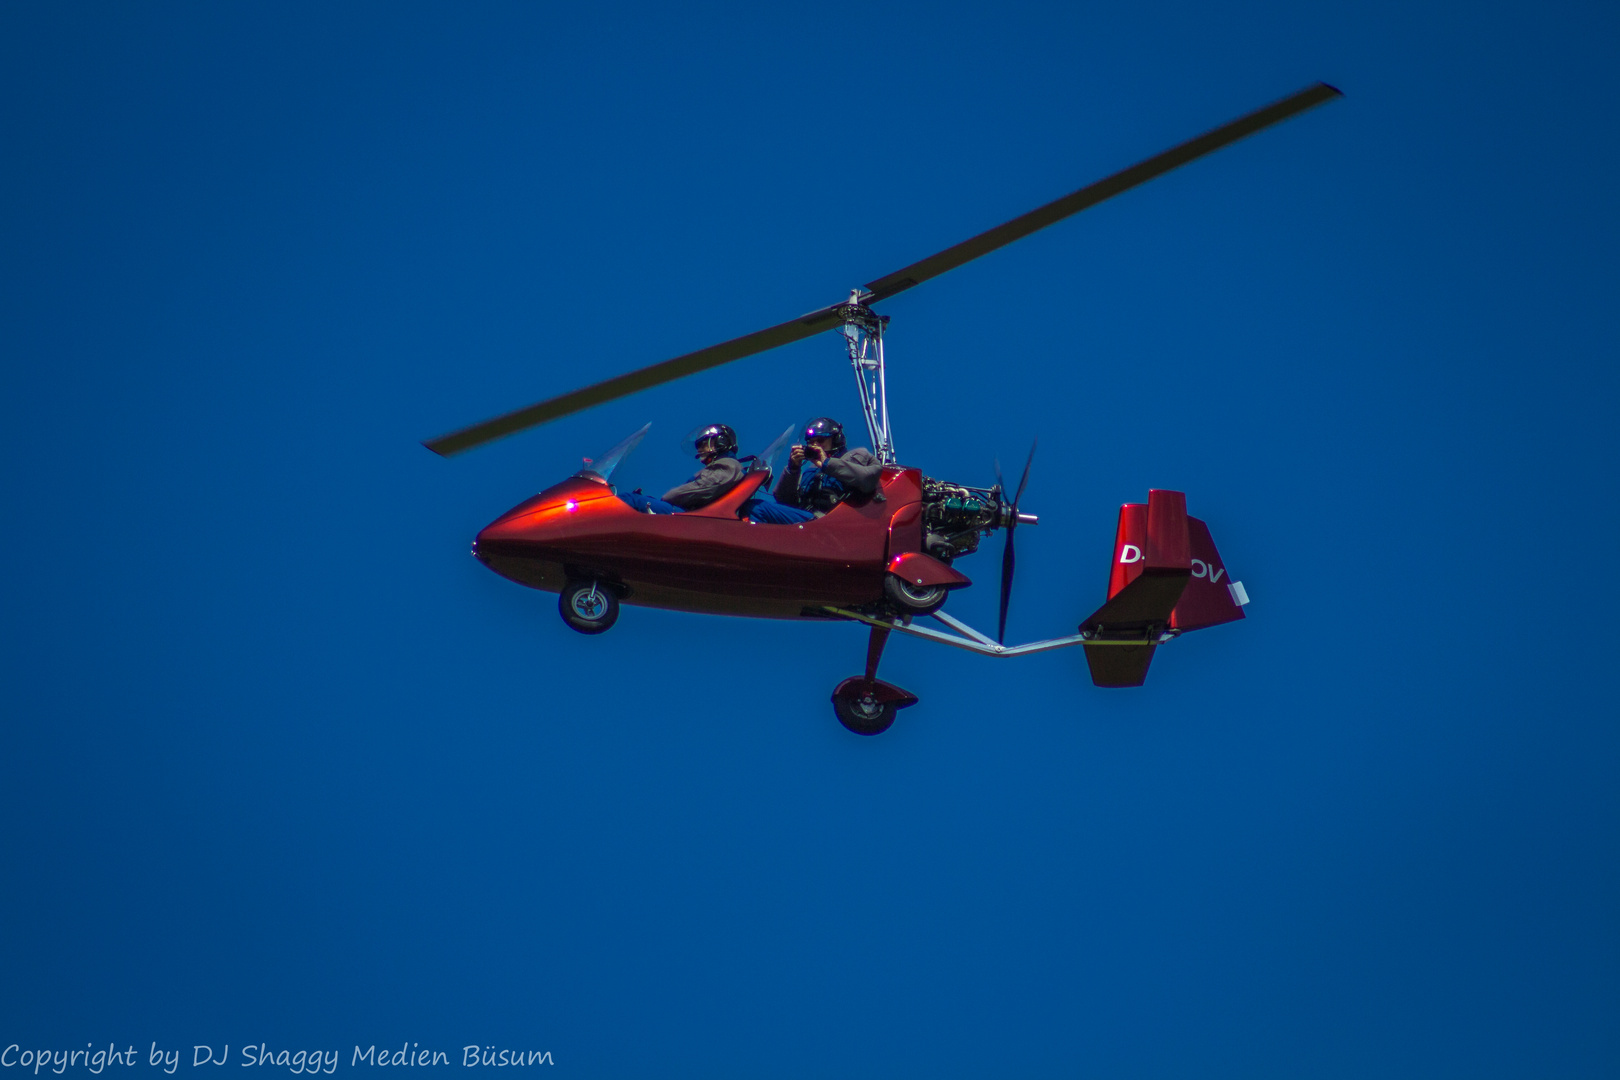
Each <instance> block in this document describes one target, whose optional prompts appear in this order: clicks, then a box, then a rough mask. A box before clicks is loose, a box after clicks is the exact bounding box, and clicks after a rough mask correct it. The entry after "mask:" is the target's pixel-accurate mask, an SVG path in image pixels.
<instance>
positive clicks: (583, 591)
mask: <svg viewBox="0 0 1620 1080" xmlns="http://www.w3.org/2000/svg"><path fill="white" fill-rule="evenodd" d="M557 610H559V611H561V612H562V617H563V622H565V623H567V624H568V625H569V626H571V627H573V628H574V629H575V630H578V631H579V632H580V633H582V634H600V633H601V632H602V631H604V630H606V629H607V628H608V627H610V626H612V625H613V623H614V622H615V621H616V620H617V619H618V617H619V598H618V596H616V595H615V594H614V592H613V590H612V589H610V588H608V586H606V585H604V584H603V583H602V582H600V581H575V582H571V583H569V585H568V587H567V588H565V589H564V590H563V591H562V595H561V596H559V597H558V598H557Z"/></svg>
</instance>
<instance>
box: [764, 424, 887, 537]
mask: <svg viewBox="0 0 1620 1080" xmlns="http://www.w3.org/2000/svg"><path fill="white" fill-rule="evenodd" d="M882 476H883V466H882V464H881V463H879V461H878V459H877V458H875V457H873V456H872V452H871V451H870V450H866V449H864V448H862V447H855V448H854V449H847V448H846V446H845V443H844V426H843V425H842V424H840V423H839V422H838V421H836V420H833V419H830V418H828V417H825V416H823V417H818V418H817V419H815V420H812V421H810V423H809V424H807V425H806V426H805V429H804V445H803V446H795V447H794V448H793V449H792V450H791V451H790V452H789V453H788V464H787V468H786V469H785V470H783V472H782V479H781V480H779V481H777V484H776V501H775V502H774V503H773V502H767V501H766V500H764V499H752V500H750V501H748V502H746V503H744V504H743V507H744V509H745V511H746V512H747V514H748V516H749V518H751V519H752V520H754V521H762V522H766V523H769V524H772V525H792V524H795V523H797V522H804V521H810V520H812V519H814V518H818V517H821V516H822V515H823V514H825V513H827V512H828V511H829V510H831V509H832V508H833V507H835V506H837V505H838V504H839V503H841V502H843V501H844V500H845V499H847V498H850V497H851V496H860V497H866V498H869V497H871V496H872V495H874V494H876V493H877V489H878V481H879V480H880V479H881V478H882Z"/></svg>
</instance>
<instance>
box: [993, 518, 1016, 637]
mask: <svg viewBox="0 0 1620 1080" xmlns="http://www.w3.org/2000/svg"><path fill="white" fill-rule="evenodd" d="M1016 525H1017V521H1016V520H1015V521H1014V522H1013V523H1012V524H1011V525H1008V526H1007V546H1006V547H1004V548H1002V549H1001V618H1000V619H999V620H998V621H997V623H996V644H997V645H1001V644H1003V643H1005V642H1006V640H1007V601H1008V600H1009V599H1010V598H1011V597H1012V579H1013V533H1014V532H1016V531H1017V530H1016V528H1015V526H1016Z"/></svg>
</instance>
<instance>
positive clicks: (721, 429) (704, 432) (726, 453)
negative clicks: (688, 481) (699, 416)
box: [686, 424, 737, 457]
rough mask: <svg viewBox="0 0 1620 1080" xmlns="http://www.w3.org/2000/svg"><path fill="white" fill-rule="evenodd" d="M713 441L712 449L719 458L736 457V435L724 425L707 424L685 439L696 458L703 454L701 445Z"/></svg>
mask: <svg viewBox="0 0 1620 1080" xmlns="http://www.w3.org/2000/svg"><path fill="white" fill-rule="evenodd" d="M710 439H713V440H715V446H714V449H715V451H716V452H717V453H718V455H719V456H720V457H736V456H737V433H736V432H735V431H732V430H731V428H730V427H728V426H727V425H725V424H709V425H708V426H706V427H700V428H698V429H697V430H696V431H694V432H692V434H690V435H688V436H687V437H686V442H687V445H689V446H690V447H691V448H692V452H693V453H694V454H696V455H697V456H698V457H702V456H703V454H704V450H703V444H704V443H705V442H707V441H708V440H710Z"/></svg>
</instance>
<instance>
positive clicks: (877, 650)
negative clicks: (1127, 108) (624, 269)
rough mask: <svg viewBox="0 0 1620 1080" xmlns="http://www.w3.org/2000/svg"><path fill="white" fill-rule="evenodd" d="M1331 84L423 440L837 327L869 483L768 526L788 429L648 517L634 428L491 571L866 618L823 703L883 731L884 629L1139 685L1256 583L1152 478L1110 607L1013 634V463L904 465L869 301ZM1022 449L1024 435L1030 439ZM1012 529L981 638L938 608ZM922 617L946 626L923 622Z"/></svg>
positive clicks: (578, 607)
mask: <svg viewBox="0 0 1620 1080" xmlns="http://www.w3.org/2000/svg"><path fill="white" fill-rule="evenodd" d="M1339 96H1340V94H1339V91H1338V90H1336V89H1334V88H1333V87H1331V86H1328V85H1327V84H1325V83H1317V84H1315V85H1313V86H1310V87H1307V88H1306V89H1304V90H1301V91H1299V92H1298V93H1296V94H1293V95H1291V96H1289V97H1287V98H1284V99H1283V100H1281V101H1278V102H1276V103H1274V104H1272V105H1268V106H1266V107H1265V108H1262V109H1258V110H1256V111H1254V112H1252V113H1249V114H1248V115H1246V116H1243V117H1240V118H1238V119H1236V120H1233V121H1231V122H1230V123H1227V124H1223V125H1222V126H1220V127H1218V128H1215V129H1214V130H1212V131H1209V132H1206V133H1205V134H1203V135H1200V136H1198V137H1197V138H1195V139H1191V140H1189V141H1187V142H1184V143H1182V144H1181V145H1179V146H1176V147H1174V148H1172V149H1170V150H1166V151H1165V152H1163V153H1161V154H1158V155H1156V156H1154V157H1151V158H1148V159H1147V160H1146V161H1143V162H1140V163H1139V164H1137V165H1133V166H1132V167H1130V168H1128V169H1125V170H1123V171H1121V172H1118V173H1115V174H1113V175H1112V176H1109V177H1106V178H1104V179H1102V180H1099V181H1097V182H1096V183H1093V184H1091V185H1089V186H1087V187H1083V188H1081V189H1080V190H1078V191H1075V192H1072V193H1071V194H1068V195H1065V196H1063V197H1062V198H1060V199H1057V200H1055V201H1053V202H1050V203H1047V204H1046V205H1045V206H1042V207H1039V208H1037V209H1035V210H1032V211H1030V212H1029V213H1027V214H1024V215H1023V216H1021V217H1018V218H1014V219H1013V220H1012V221H1009V222H1007V223H1005V224H1003V225H998V226H997V227H995V228H993V229H990V230H989V231H987V232H983V233H980V234H979V235H978V236H975V237H973V238H971V239H969V240H965V241H963V242H962V243H960V244H957V245H955V246H954V247H950V248H947V249H945V250H944V251H941V252H939V253H938V254H935V255H930V256H929V257H927V258H925V259H922V260H920V261H918V262H915V263H912V264H911V265H910V266H906V267H904V268H902V269H900V270H896V271H895V272H894V273H892V274H888V275H886V276H884V277H880V278H878V279H876V280H874V281H871V282H868V283H867V284H866V285H865V286H864V287H862V288H859V289H855V290H853V291H851V293H850V294H849V297H848V299H846V300H844V301H842V302H839V303H835V304H831V305H829V306H827V307H824V308H819V309H817V310H815V311H812V312H810V313H809V314H807V315H801V316H799V317H798V318H796V319H791V320H789V321H787V322H784V323H780V324H778V325H776V326H772V327H770V328H768V329H765V330H760V331H757V332H755V333H752V334H748V335H745V336H743V337H739V338H734V339H732V340H731V341H727V342H723V343H721V344H719V345H713V346H710V347H709V348H706V349H699V350H698V351H696V352H692V353H687V354H686V355H684V356H678V357H676V358H675V359H673V360H666V361H664V362H663V363H659V364H654V365H652V366H650V367H644V368H641V369H640V370H638V371H632V372H630V373H628V374H625V375H619V376H617V377H615V378H611V379H608V380H606V381H604V382H600V383H597V384H595V385H594V386H588V387H585V388H584V389H582V390H575V391H573V392H572V393H567V394H563V395H561V396H560V397H554V398H551V399H549V400H547V401H542V402H540V403H539V404H536V405H531V406H529V407H527V408H523V409H519V410H517V411H515V412H511V413H507V414H506V415H504V416H500V417H497V418H495V419H493V420H488V421H485V422H484V423H481V424H475V425H473V426H472V427H468V428H464V429H462V430H460V431H457V432H454V433H452V434H449V435H445V436H442V437H440V438H437V439H432V440H430V441H428V442H426V443H425V444H424V445H426V446H427V447H428V449H430V450H433V451H434V452H436V453H438V454H442V455H444V456H447V457H448V456H450V455H452V454H457V453H460V452H461V451H463V450H468V449H471V448H472V447H475V446H478V445H481V444H483V443H486V442H489V441H491V440H493V439H498V438H501V437H503V436H506V435H511V434H513V433H515V432H518V431H522V430H524V429H526V428H529V427H533V426H535V425H537V424H543V423H545V422H547V421H549V420H555V419H557V418H558V417H561V416H566V415H568V414H570V413H573V412H577V411H579V410H581V409H586V408H589V407H591V406H593V405H599V404H601V403H603V402H606V401H611V400H614V399H615V398H619V397H623V396H625V395H627V394H632V393H635V392H636V391H639V390H645V389H647V388H648V387H652V386H657V385H659V384H661V383H666V382H669V381H671V380H673V379H678V378H681V377H682V376H684V375H691V374H693V373H695V372H699V371H704V370H706V369H708V368H712V367H716V366H718V365H720V364H726V363H730V362H731V361H733V360H738V359H741V358H742V357H745V356H751V355H753V354H755V353H760V352H764V351H765V350H767V349H774V348H776V347H777V346H780V345H786V344H788V343H790V342H794V341H799V340H801V339H803V338H807V337H810V336H812V335H814V334H818V333H821V332H823V331H828V330H834V331H838V332H839V333H840V334H841V335H842V337H843V340H844V347H845V352H846V354H847V356H848V359H849V362H850V364H851V365H852V367H853V368H854V371H855V379H856V384H857V388H858V390H859V395H860V403H861V411H862V413H863V414H864V416H865V420H866V430H867V434H868V436H869V437H870V439H871V447H872V453H873V455H874V456H875V458H876V460H877V462H878V463H880V464H881V467H882V469H881V480H880V482H879V484H878V487H877V490H876V491H875V492H873V493H872V494H871V495H870V496H868V497H859V498H849V499H845V500H844V501H842V502H839V503H838V504H837V505H836V506H834V507H833V508H832V509H831V510H830V511H829V512H826V513H825V514H823V515H821V516H818V517H815V518H814V519H813V520H808V521H804V522H802V523H797V524H760V523H756V522H754V521H751V520H748V519H747V518H746V516H745V515H744V514H743V507H744V505H745V504H746V503H748V502H749V500H751V499H754V498H755V497H756V496H757V495H760V494H762V493H763V492H762V489H763V488H765V485H766V484H768V483H769V481H770V479H771V477H772V472H773V469H772V463H773V461H774V460H775V459H777V458H778V457H779V456H780V451H781V450H783V448H784V447H785V445H786V442H787V438H788V436H789V435H790V434H791V431H790V432H789V433H785V434H784V437H783V438H782V439H779V440H777V443H776V444H774V445H773V446H772V447H771V448H769V449H768V450H766V451H765V452H764V453H761V454H760V455H758V456H757V457H755V458H753V459H752V462H751V463H750V464H749V465H748V466H747V467H746V470H745V471H744V472H743V474H742V475H741V478H740V479H738V480H737V481H735V483H734V485H733V486H732V487H731V488H730V489H729V490H727V491H725V493H724V494H723V495H721V496H720V497H719V498H717V499H715V500H714V501H712V502H710V503H708V504H707V505H705V506H702V507H701V508H699V509H695V510H691V511H689V512H686V513H678V514H648V513H642V512H639V511H638V510H636V509H634V508H633V507H632V506H631V505H629V503H627V502H626V501H625V500H624V499H621V498H620V497H619V495H618V492H617V490H616V489H615V487H614V486H613V483H612V479H613V473H614V470H615V469H616V467H617V466H618V464H619V462H620V461H621V460H622V459H623V458H624V456H625V455H626V454H628V453H629V452H630V451H631V450H632V449H633V448H634V447H635V445H636V443H637V442H639V441H640V439H641V437H642V436H643V435H645V434H646V431H647V429H646V428H645V427H644V428H642V429H641V430H640V431H638V432H636V433H635V434H633V435H631V436H630V437H629V438H627V439H625V440H623V441H622V442H620V443H619V444H618V445H617V446H615V447H613V448H612V449H611V450H609V451H608V452H607V453H606V454H603V455H601V456H599V457H597V458H593V459H588V461H587V464H586V467H585V468H584V469H582V470H581V471H579V472H577V473H575V474H574V475H573V476H570V477H568V478H567V479H565V480H563V481H562V482H560V483H557V484H554V485H552V486H551V487H549V488H546V489H545V490H544V491H542V492H540V493H539V494H538V495H536V496H534V497H533V498H530V499H527V500H525V501H524V502H522V503H519V504H518V505H517V506H515V507H513V508H512V509H511V510H509V511H507V512H506V513H504V514H502V515H501V516H500V517H498V518H496V519H495V521H493V522H492V523H490V524H489V525H488V526H486V527H485V528H484V529H483V530H482V531H481V532H479V533H478V536H477V539H476V540H475V542H474V544H473V552H474V554H475V555H476V556H477V557H478V558H479V560H481V561H482V562H483V563H484V565H486V566H488V567H489V568H490V569H491V570H493V571H495V572H496V573H497V574H500V575H502V576H503V577H506V578H508V579H510V580H512V581H515V582H517V583H518V584H521V585H527V586H529V587H530V588H534V589H541V590H544V591H547V592H554V593H558V594H559V608H560V610H561V612H562V616H563V619H564V620H565V621H566V622H567V623H568V625H570V626H572V627H573V628H574V629H576V630H579V631H581V632H584V633H592V634H594V633H601V632H602V631H604V630H607V629H608V628H609V627H611V626H612V625H613V623H614V621H615V620H616V618H617V617H618V612H619V606H620V605H621V604H629V605H640V606H645V607H660V608H670V609H674V610H678V611H691V612H703V613H708V614H716V615H744V616H754V617H761V618H776V619H813V620H818V621H822V622H828V621H837V622H854V623H862V624H865V625H866V626H868V627H869V628H870V636H869V638H868V644H867V649H866V670H865V672H864V673H863V674H860V675H855V676H852V677H850V678H848V679H845V680H844V681H843V682H841V683H839V684H838V686H837V688H836V689H835V690H834V691H833V695H832V701H833V709H834V712H835V713H836V714H837V716H838V719H839V720H840V721H841V722H842V723H843V725H844V726H845V727H846V728H848V729H849V730H851V731H853V732H855V733H857V734H861V735H876V734H878V733H880V732H882V731H885V730H887V729H888V728H889V726H890V725H891V724H892V723H893V722H894V717H895V713H896V711H897V710H898V709H902V708H905V707H906V706H909V705H913V704H916V702H917V697H916V695H914V694H911V693H909V692H907V691H905V690H902V689H900V688H899V687H897V686H891V685H889V684H888V683H885V682H881V681H880V680H879V679H878V678H877V669H878V662H879V659H880V658H881V657H882V655H883V647H884V644H885V643H886V642H887V641H888V638H889V635H890V634H891V633H900V634H907V635H910V636H913V637H917V638H921V639H922V640H925V641H932V642H937V643H940V644H945V645H951V646H954V647H956V648H959V649H966V650H969V651H971V652H976V653H980V654H983V655H986V656H997V657H1010V656H1027V655H1029V654H1031V653H1037V652H1046V651H1048V650H1052V649H1062V648H1068V647H1071V646H1076V645H1078V646H1081V647H1082V648H1083V649H1084V650H1085V654H1086V660H1087V663H1088V665H1089V667H1090V670H1091V677H1092V681H1093V682H1094V683H1095V684H1096V685H1098V686H1106V687H1125V686H1140V685H1142V683H1143V681H1144V680H1145V679H1146V677H1147V670H1148V665H1149V664H1150V663H1151V661H1152V659H1153V654H1154V651H1155V650H1156V649H1157V647H1158V646H1159V645H1161V644H1163V643H1165V642H1167V641H1170V640H1171V639H1173V638H1175V637H1177V636H1179V635H1180V634H1183V633H1186V632H1187V631H1189V630H1201V629H1204V628H1206V627H1210V626H1216V625H1219V624H1221V623H1226V622H1232V621H1234V620H1236V619H1241V618H1243V606H1244V605H1245V604H1247V603H1248V596H1247V594H1246V593H1245V591H1244V589H1243V586H1242V584H1241V583H1239V582H1237V581H1233V580H1232V579H1231V576H1230V575H1229V574H1228V573H1227V570H1226V566H1225V564H1224V563H1223V562H1222V561H1221V557H1220V554H1219V553H1218V552H1217V551H1216V549H1215V543H1214V540H1213V539H1212V538H1211V536H1210V532H1209V529H1208V528H1207V527H1206V526H1205V524H1204V523H1203V522H1202V521H1200V520H1199V519H1197V518H1194V517H1190V516H1188V514H1187V503H1186V498H1185V496H1184V495H1183V494H1182V493H1181V492H1177V491H1158V490H1155V491H1150V492H1149V493H1148V499H1147V502H1146V503H1139V504H1138V503H1130V504H1126V505H1125V506H1123V507H1121V508H1120V514H1119V525H1118V529H1117V531H1116V534H1115V538H1114V547H1113V552H1112V556H1111V568H1110V572H1109V579H1108V591H1107V596H1106V598H1105V600H1104V603H1103V604H1102V606H1101V607H1099V608H1098V609H1097V610H1096V611H1094V612H1092V613H1091V614H1090V615H1088V616H1086V617H1085V618H1084V619H1082V620H1081V622H1080V625H1079V627H1078V630H1077V632H1076V633H1074V634H1072V635H1069V636H1067V637H1060V638H1052V639H1049V640H1046V641H1036V642H1031V643H1029V644H1025V645H1011V646H1009V645H1005V644H1003V638H1004V637H1005V635H1006V626H1007V603H1008V599H1009V597H1010V595H1011V589H1012V580H1013V568H1014V563H1015V560H1014V554H1013V552H1014V549H1013V537H1014V535H1015V534H1016V530H1017V528H1018V526H1019V525H1033V524H1036V522H1037V519H1036V517H1035V515H1033V514H1030V513H1026V512H1025V511H1024V510H1022V509H1021V507H1020V500H1021V499H1022V497H1023V494H1024V486H1025V484H1026V483H1027V481H1028V479H1029V468H1030V466H1029V463H1028V462H1026V464H1025V466H1024V472H1023V476H1022V477H1021V478H1020V480H1019V482H1018V486H1017V487H1016V488H1014V489H1012V490H1011V491H1010V492H1009V490H1008V488H1007V486H1006V484H1005V483H1003V482H1002V480H1001V477H1000V475H999V469H998V470H997V472H998V475H997V478H996V480H997V482H996V484H995V485H994V486H993V487H989V488H980V487H972V486H968V485H964V484H956V483H951V482H948V481H944V480H939V479H936V478H933V477H930V476H927V475H924V473H923V472H922V471H921V470H920V469H917V468H912V467H908V466H905V465H902V464H901V463H900V459H899V457H898V455H897V453H896V451H895V446H894V440H893V438H892V437H891V435H890V429H889V406H888V396H887V387H886V385H885V382H884V369H883V363H884V357H883V334H884V329H885V327H886V325H887V324H888V322H889V319H888V316H886V315H880V314H878V313H877V312H876V311H874V310H873V305H874V304H877V303H879V302H881V301H883V300H886V299H888V298H889V297H891V296H894V295H895V294H896V293H899V292H902V291H904V290H906V289H909V288H911V287H912V286H914V285H917V284H920V283H921V282H924V281H927V280H928V279H929V278H932V277H937V276H938V275H940V274H943V273H944V272H945V271H947V270H951V269H954V268H956V267H958V266H961V265H962V264H963V263H966V262H968V261H970V260H972V259H976V258H978V257H979V256H980V255H984V254H987V253H989V252H991V251H994V250H995V249H997V248H999V247H1002V246H1004V245H1006V244H1010V243H1012V242H1013V241H1014V240H1018V239H1020V238H1022V237H1025V236H1028V235H1029V234H1030V233H1033V232H1035V231H1036V230H1037V229H1041V228H1044V227H1046V226H1047V225H1051V224H1052V223H1054V222H1056V221H1059V220H1062V219H1063V218H1066V217H1068V216H1069V215H1071V214H1075V213H1078V212H1079V211H1081V210H1084V209H1086V208H1087V207H1091V206H1095V205H1096V204H1097V203H1100V202H1102V201H1103V200H1105V199H1108V198H1110V197H1112V196H1114V195H1117V194H1119V193H1120V192H1122V191H1126V190H1128V189H1130V188H1132V187H1135V186H1136V185H1138V184H1141V183H1144V182H1146V181H1148V180H1151V179H1153V178H1154V177H1156V176H1159V175H1161V174H1163V173H1166V172H1168V171H1170V170H1171V169H1174V168H1176V167H1177V166H1179V165H1184V164H1186V163H1187V162H1189V161H1192V160H1194V159H1196V158H1198V157H1201V156H1203V155H1205V154H1208V153H1211V152H1212V151H1215V150H1218V149H1220V148H1221V147H1223V146H1226V145H1228V144H1229V143H1233V142H1235V141H1237V140H1238V139H1241V138H1243V137H1244V136H1247V135H1251V134H1254V133H1255V132H1257V131H1260V130H1262V129H1263V128H1266V127H1269V126H1271V125H1272V124H1276V123H1279V122H1280V121H1282V120H1286V119H1288V118H1289V117H1292V116H1295V115H1297V114H1299V113H1301V112H1304V111H1305V110H1307V109H1310V108H1313V107H1315V106H1317V105H1320V104H1323V103H1324V102H1327V101H1330V100H1332V99H1333V98H1336V97H1339ZM1030 453H1031V461H1032V460H1033V457H1034V451H1033V450H1031V452H1030ZM998 530H1000V531H1003V532H1005V533H1006V541H1005V546H1004V548H1003V553H1002V563H1001V605H1000V620H999V626H998V630H997V634H996V636H995V637H994V638H991V637H990V636H989V635H988V634H985V633H982V632H980V631H978V630H975V629H973V628H972V627H970V626H968V625H966V624H965V623H962V622H960V621H958V620H956V619H954V618H952V617H951V616H949V615H947V614H946V613H945V612H944V611H942V610H941V608H942V607H943V606H944V605H945V603H946V601H947V600H948V599H949V597H950V594H951V592H952V591H953V590H955V589H959V588H962V587H964V586H966V585H969V584H971V581H970V580H969V579H968V578H967V577H966V576H964V575H963V574H962V573H961V572H960V571H959V570H958V569H957V568H956V567H955V565H953V564H954V562H955V560H956V559H958V558H960V557H962V556H965V555H969V554H971V553H973V552H974V551H975V550H976V549H977V548H978V546H979V543H980V541H981V540H983V539H984V538H985V537H987V536H989V535H990V534H992V533H994V532H996V531H998ZM922 617H931V618H932V619H933V620H935V621H936V622H938V623H939V624H940V625H941V626H942V627H943V629H935V628H933V627H928V626H921V625H917V620H918V619H920V618H922Z"/></svg>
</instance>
